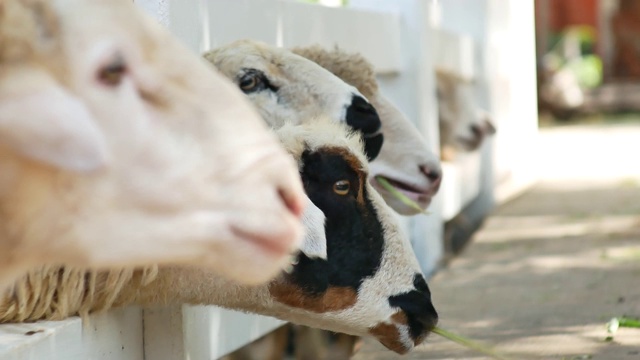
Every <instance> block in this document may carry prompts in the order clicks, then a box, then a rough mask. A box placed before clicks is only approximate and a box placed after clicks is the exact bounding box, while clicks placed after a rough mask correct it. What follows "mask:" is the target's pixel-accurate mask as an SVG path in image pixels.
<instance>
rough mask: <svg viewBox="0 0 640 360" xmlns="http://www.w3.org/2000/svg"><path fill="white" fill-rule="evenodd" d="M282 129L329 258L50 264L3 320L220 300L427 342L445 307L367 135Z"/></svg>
mask: <svg viewBox="0 0 640 360" xmlns="http://www.w3.org/2000/svg"><path fill="white" fill-rule="evenodd" d="M277 134H278V136H279V137H280V139H281V140H282V142H283V144H284V147H285V148H286V149H287V151H288V152H289V153H290V154H291V155H292V156H293V157H294V158H295V160H296V161H297V163H298V166H299V171H300V175H301V177H302V180H303V183H304V185H305V191H306V192H307V195H308V196H309V198H310V199H311V200H312V201H313V203H314V204H316V205H317V207H318V208H320V210H322V212H323V213H324V215H325V216H326V221H325V226H324V229H325V233H326V257H325V258H320V257H316V258H312V257H309V256H307V255H305V254H304V253H300V254H299V255H298V257H297V261H296V264H295V265H294V266H293V268H292V270H291V271H290V272H288V273H286V272H283V273H282V274H281V275H280V276H278V277H277V278H276V279H275V280H273V281H272V282H270V283H269V284H268V285H258V286H246V285H241V284H238V283H237V282H234V281H232V280H229V279H225V278H222V277H220V276H219V275H217V274H216V273H215V272H212V271H210V270H208V269H205V268H195V267H181V266H162V267H158V268H148V269H144V270H143V269H136V270H127V271H121V272H117V271H111V272H94V271H88V272H87V271H82V270H74V269H68V268H67V269H63V268H48V269H42V270H40V271H39V272H38V271H34V272H32V273H31V274H30V275H29V277H25V278H23V279H21V281H20V282H19V283H18V284H16V287H15V290H14V291H13V292H12V293H11V294H10V295H8V296H6V297H4V298H2V300H0V322H10V321H32V320H37V319H42V318H48V319H59V318H63V317H65V316H69V315H73V314H76V313H78V312H81V311H84V312H89V311H94V310H104V309H107V308H110V307H112V306H124V305H127V304H139V305H143V306H155V305H170V304H183V303H188V304H215V305H219V306H223V307H226V308H231V309H237V310H243V311H249V312H253V313H258V314H264V315H270V316H275V317H278V318H280V319H283V320H287V321H292V322H295V323H300V324H306V325H312V326H316V327H320V328H324V329H328V330H333V331H340V332H345V333H350V334H354V335H360V336H374V337H375V338H377V339H378V340H379V341H380V342H381V343H382V344H384V345H385V346H386V347H388V348H389V349H391V350H393V351H396V352H398V353H405V352H407V351H409V350H410V349H411V348H413V347H414V346H415V345H417V344H419V343H421V342H422V341H423V340H424V339H425V337H426V336H427V335H428V334H429V333H430V331H431V330H432V329H433V327H434V326H435V324H436V323H437V319H438V316H437V313H436V310H435V308H434V307H433V304H432V303H431V295H430V292H429V288H428V286H427V283H426V282H425V279H424V277H423V276H422V274H421V273H420V267H419V265H418V263H417V260H416V258H415V255H414V254H413V251H412V250H411V245H410V244H409V242H408V241H407V239H406V237H404V236H403V235H402V234H401V233H400V228H399V224H398V223H397V220H396V218H395V217H394V216H393V215H392V214H391V209H389V208H388V207H387V206H386V204H385V203H384V201H383V199H382V198H381V197H380V195H378V193H377V192H376V191H375V190H374V189H373V187H372V186H371V185H370V184H369V183H368V181H367V176H368V174H367V171H368V168H367V161H366V157H365V155H364V152H363V147H362V143H361V140H360V137H359V136H358V135H356V134H353V133H350V132H349V131H348V128H347V127H346V126H345V125H343V124H339V123H335V122H333V121H331V120H329V119H321V120H318V121H311V122H305V123H304V124H301V125H295V126H294V125H290V124H287V125H284V126H283V127H282V128H280V129H278V130H277ZM66 279H71V280H73V281H72V282H70V283H69V282H66V281H65V280H66ZM61 304H63V305H64V309H63V310H60V309H61V307H63V306H61Z"/></svg>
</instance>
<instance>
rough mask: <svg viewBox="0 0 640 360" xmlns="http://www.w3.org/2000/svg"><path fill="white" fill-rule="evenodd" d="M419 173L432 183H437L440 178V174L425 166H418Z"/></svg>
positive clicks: (437, 170)
mask: <svg viewBox="0 0 640 360" xmlns="http://www.w3.org/2000/svg"><path fill="white" fill-rule="evenodd" d="M420 171H421V172H422V173H423V174H424V175H425V176H426V177H427V178H428V179H429V180H431V181H432V182H437V181H438V180H440V179H441V178H442V172H441V171H440V170H439V169H434V168H432V167H430V166H427V165H420Z"/></svg>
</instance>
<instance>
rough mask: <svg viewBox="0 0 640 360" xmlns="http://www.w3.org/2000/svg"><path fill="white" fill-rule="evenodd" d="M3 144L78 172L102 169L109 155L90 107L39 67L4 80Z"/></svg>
mask: <svg viewBox="0 0 640 360" xmlns="http://www.w3.org/2000/svg"><path fill="white" fill-rule="evenodd" d="M0 146H4V147H6V148H8V149H9V150H10V151H14V152H15V153H16V154H18V155H19V156H24V157H26V158H29V159H32V160H36V161H40V162H42V163H45V164H47V165H50V166H54V167H57V168H61V169H65V170H70V171H76V172H88V171H93V170H96V169H99V168H101V167H102V166H104V165H105V164H106V162H107V155H108V151H107V144H106V139H105V138H104V135H103V133H102V132H101V130H100V129H99V128H98V126H97V124H96V123H95V119H94V118H93V116H91V114H90V113H89V111H88V110H87V108H86V107H85V106H84V105H83V104H82V103H81V102H80V101H79V100H78V99H77V98H75V97H74V96H73V95H71V94H70V93H68V92H67V91H65V90H64V89H63V88H62V87H61V86H60V85H58V84H57V83H56V82H55V81H54V80H53V79H52V78H51V77H50V76H49V75H47V74H46V73H45V72H44V71H38V70H23V71H17V70H16V71H12V72H11V73H8V74H6V76H3V77H2V79H0Z"/></svg>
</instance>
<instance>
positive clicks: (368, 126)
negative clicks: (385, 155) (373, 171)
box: [346, 95, 384, 161]
mask: <svg viewBox="0 0 640 360" xmlns="http://www.w3.org/2000/svg"><path fill="white" fill-rule="evenodd" d="M346 121H347V124H348V125H349V126H351V127H352V128H353V129H354V130H357V131H360V132H361V133H362V137H363V140H364V151H365V153H366V154H367V158H368V159H369V161H371V160H373V159H375V158H376V157H377V156H378V154H379V153H380V149H382V143H383V142H384V138H383V136H382V134H381V133H380V128H381V127H382V123H381V122H380V117H379V116H378V112H377V111H376V109H375V108H374V107H373V106H372V105H371V104H369V103H368V102H367V100H365V99H364V98H363V97H362V96H359V95H354V96H353V97H352V99H351V104H350V105H349V106H348V107H347V115H346Z"/></svg>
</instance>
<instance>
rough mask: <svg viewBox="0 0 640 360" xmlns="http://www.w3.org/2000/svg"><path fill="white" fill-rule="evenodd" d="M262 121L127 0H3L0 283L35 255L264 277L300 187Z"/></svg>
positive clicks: (282, 246) (275, 265) (288, 228)
mask: <svg viewBox="0 0 640 360" xmlns="http://www.w3.org/2000/svg"><path fill="white" fill-rule="evenodd" d="M261 122H262V120H261V119H260V118H259V116H258V114H257V113H256V112H255V111H254V110H252V109H251V106H250V105H249V103H248V101H247V100H246V98H245V97H244V95H242V94H241V93H240V92H239V91H238V90H237V89H236V87H235V86H234V85H233V84H231V83H230V82H229V81H228V80H226V79H224V78H223V77H222V76H220V75H219V74H217V73H215V72H213V71H211V69H210V67H209V66H208V65H207V64H206V63H205V62H203V61H202V60H201V59H199V58H198V57H197V56H195V55H192V54H190V53H189V51H188V50H187V49H186V48H185V47H183V46H182V45H181V44H179V43H178V42H177V41H176V40H175V39H174V38H172V37H171V36H170V35H169V34H168V33H167V32H166V31H165V30H163V29H162V28H161V27H160V26H159V25H157V24H155V23H154V22H153V21H152V20H150V19H149V18H147V17H146V16H144V15H143V14H141V13H140V12H139V10H137V9H136V8H135V7H134V5H133V4H132V3H131V1H106V0H105V1H90V0H55V1H46V0H5V1H2V2H1V3H0V287H3V286H6V285H7V284H9V283H10V282H11V281H12V279H14V278H15V277H16V276H19V274H21V273H22V272H23V271H25V270H26V269H28V268H30V267H33V266H40V265H43V264H47V265H53V264H67V265H70V266H78V267H105V266H129V265H131V266H133V265H151V264H156V263H171V264H187V263H188V264H193V265H200V266H205V267H207V268H210V269H213V270H215V271H216V272H217V273H219V274H221V275H224V276H229V277H230V278H233V279H236V280H238V281H241V282H244V283H258V282H264V281H267V280H268V279H270V278H271V277H272V276H273V275H275V274H276V273H277V272H278V271H279V270H280V269H281V267H282V265H283V264H284V263H286V262H287V260H288V258H289V253H290V252H291V251H292V250H293V249H294V248H296V247H297V246H298V244H299V238H300V237H301V230H302V229H301V226H300V222H299V220H298V218H297V217H298V216H299V214H300V212H301V211H302V207H303V201H304V193H303V189H302V186H301V183H300V179H299V175H298V173H297V171H296V168H295V165H294V164H293V162H292V161H291V158H290V156H288V155H287V154H286V153H285V152H284V151H283V150H282V148H281V147H280V146H279V144H278V143H277V141H276V139H275V137H274V136H273V134H270V133H269V132H267V131H266V128H265V126H264V124H262V123H261ZM238 263H243V264H244V265H243V266H236V265H237V264H238ZM65 276H66V275H65ZM109 279H111V277H109ZM94 280H95V281H99V279H98V278H96V279H94ZM94 280H91V281H94ZM105 281H107V282H109V281H111V280H105Z"/></svg>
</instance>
